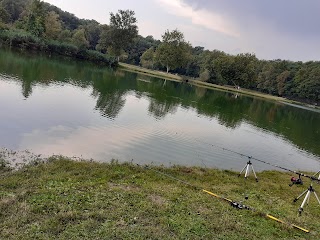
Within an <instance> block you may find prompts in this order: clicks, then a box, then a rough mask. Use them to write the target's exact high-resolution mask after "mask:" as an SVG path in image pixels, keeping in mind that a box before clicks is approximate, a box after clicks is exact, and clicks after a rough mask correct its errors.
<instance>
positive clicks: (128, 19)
mask: <svg viewBox="0 0 320 240" xmlns="http://www.w3.org/2000/svg"><path fill="white" fill-rule="evenodd" d="M136 23H137V19H136V17H135V12H134V11H131V10H119V11H118V13H116V14H113V13H110V26H109V29H108V30H107V32H105V33H103V34H101V38H100V41H99V47H100V49H102V50H107V49H108V48H112V52H113V53H114V55H116V56H117V57H118V59H119V56H120V55H121V52H122V51H123V50H124V49H125V48H127V47H128V46H129V45H130V44H131V43H132V42H133V40H134V38H135V37H137V35H138V27H137V25H136Z"/></svg>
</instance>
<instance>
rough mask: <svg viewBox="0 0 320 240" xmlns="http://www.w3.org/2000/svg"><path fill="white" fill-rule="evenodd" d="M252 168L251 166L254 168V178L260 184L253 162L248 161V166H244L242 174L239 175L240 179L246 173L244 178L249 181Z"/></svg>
mask: <svg viewBox="0 0 320 240" xmlns="http://www.w3.org/2000/svg"><path fill="white" fill-rule="evenodd" d="M250 166H251V168H252V172H253V174H254V176H255V178H256V181H257V182H258V177H257V174H256V172H255V171H254V168H253V166H252V163H251V161H248V162H247V165H246V166H244V168H243V169H242V170H241V172H240V173H239V175H238V177H240V175H241V174H242V173H243V172H244V171H245V174H244V178H245V179H247V177H248V176H249V174H250Z"/></svg>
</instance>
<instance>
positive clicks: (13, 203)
mask: <svg viewBox="0 0 320 240" xmlns="http://www.w3.org/2000/svg"><path fill="white" fill-rule="evenodd" d="M1 169H2V172H1V175H0V178H1V179H0V208H1V211H0V228H1V231H0V239H237V240H238V239H319V238H320V232H319V231H320V222H319V217H320V209H319V206H318V205H317V203H316V202H315V201H314V200H315V199H313V196H312V198H311V200H312V201H311V202H310V205H309V206H306V207H305V212H304V213H303V215H302V216H301V217H298V216H297V209H298V207H299V204H298V203H297V204H293V203H292V200H293V199H294V198H295V197H296V196H297V195H299V194H300V193H301V192H302V191H303V190H304V189H306V187H307V185H304V186H293V187H292V188H290V187H289V186H288V182H289V179H290V175H289V174H287V173H280V172H270V171H268V172H263V173H259V177H260V179H261V181H260V182H259V183H256V182H255V181H254V180H253V179H248V180H247V181H245V180H244V179H242V178H238V177H237V174H236V173H234V172H230V171H220V170H214V169H202V168H187V167H171V168H162V167H158V168H157V169H158V170H160V171H163V172H166V173H168V174H170V175H173V176H175V177H177V178H179V179H183V180H186V181H188V182H190V183H192V184H194V185H199V186H201V187H203V188H205V189H207V190H209V191H212V192H214V193H217V194H221V195H224V196H225V197H229V198H230V199H234V200H238V201H240V200H241V201H243V202H244V203H245V204H247V205H249V206H251V207H254V208H255V209H256V210H258V211H261V212H265V213H270V214H272V215H274V216H276V217H279V218H281V219H283V220H285V221H287V222H291V223H295V224H298V225H301V226H303V227H305V228H307V229H310V230H311V232H310V233H308V234H307V233H303V232H301V231H299V230H296V229H293V228H291V227H288V226H286V225H283V224H280V223H277V222H275V221H272V220H269V219H266V218H264V217H262V216H260V215H259V214H258V213H254V212H251V211H247V210H239V209H235V208H232V207H231V206H230V205H229V204H228V203H226V202H224V201H221V200H219V199H217V198H214V197H212V196H210V195H208V194H205V193H203V192H201V191H199V190H196V189H194V188H192V187H189V186H187V185H184V184H181V183H179V182H177V181H174V180H172V179H170V178H167V177H164V176H162V175H159V174H157V173H155V172H154V171H151V170H148V169H145V168H143V167H139V166H136V165H133V164H118V163H116V162H113V163H111V164H100V163H93V162H75V161H70V160H66V159H51V160H50V161H49V162H48V163H46V164H37V165H33V166H27V167H25V168H23V169H21V170H19V171H15V172H11V171H4V170H3V167H2V168H1ZM316 187H318V186H316ZM246 194H247V195H248V196H249V199H248V200H245V198H244V196H245V195H246ZM299 203H300V202H299Z"/></svg>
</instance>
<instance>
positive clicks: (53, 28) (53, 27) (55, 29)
mask: <svg viewBox="0 0 320 240" xmlns="http://www.w3.org/2000/svg"><path fill="white" fill-rule="evenodd" d="M45 26H46V37H47V38H49V39H57V38H58V37H59V34H60V33H61V30H62V25H61V21H60V20H59V15H58V14H57V13H56V12H54V11H51V12H49V13H48V14H47V16H46V19H45Z"/></svg>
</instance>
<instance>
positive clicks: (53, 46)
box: [47, 41, 79, 57]
mask: <svg viewBox="0 0 320 240" xmlns="http://www.w3.org/2000/svg"><path fill="white" fill-rule="evenodd" d="M47 51H49V52H52V53H57V54H60V55H64V56H70V57H72V56H74V55H76V54H77V53H78V51H79V50H78V48H77V47H76V46H75V45H72V44H69V43H61V42H58V41H49V42H47Z"/></svg>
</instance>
